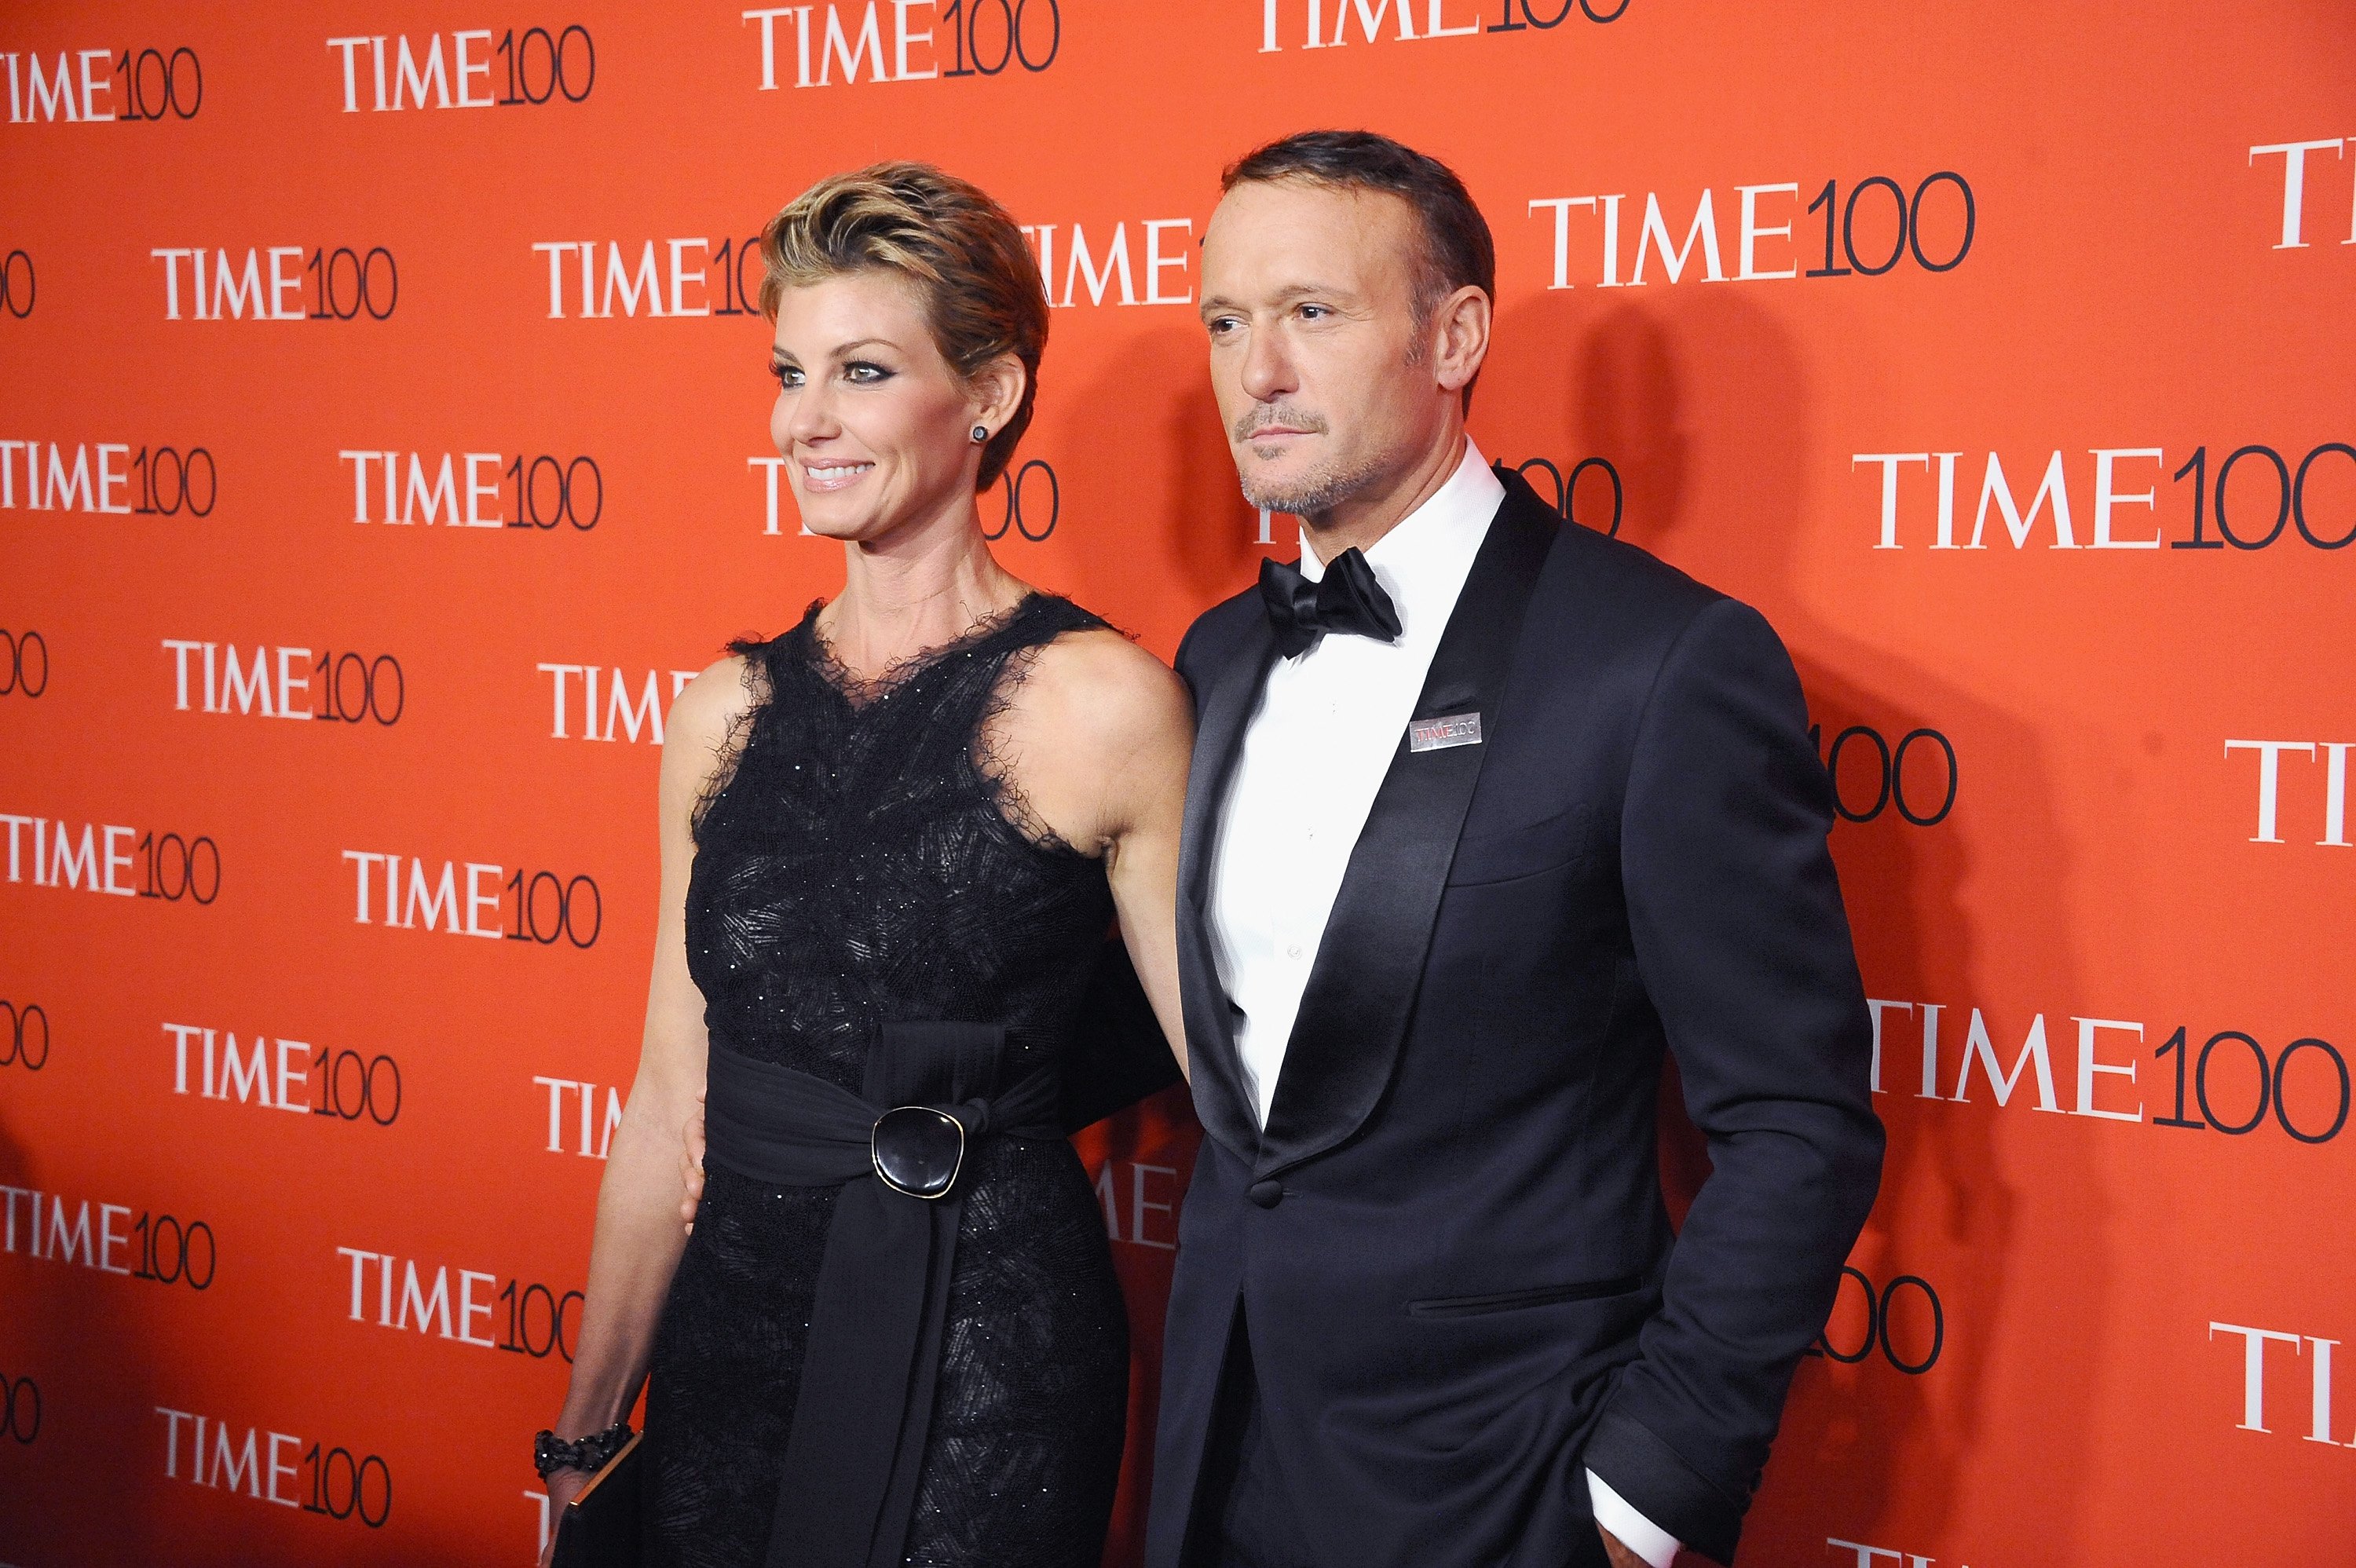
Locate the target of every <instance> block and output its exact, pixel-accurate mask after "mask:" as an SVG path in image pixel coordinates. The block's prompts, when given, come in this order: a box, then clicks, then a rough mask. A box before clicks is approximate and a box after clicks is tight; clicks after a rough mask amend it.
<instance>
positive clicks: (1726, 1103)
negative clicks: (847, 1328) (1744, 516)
mask: <svg viewBox="0 0 2356 1568" xmlns="http://www.w3.org/2000/svg"><path fill="white" fill-rule="evenodd" d="M1494 272H1495V262H1494V251H1493V248H1492V245H1491V241H1490V237H1489V231H1488V228H1487V226H1486V224H1485V223H1484V222H1483V219H1482V218H1481V215H1480V212H1479V211H1478V209H1477V208H1475V207H1474V206H1473V205H1472V200H1471V198H1470V197H1468V196H1467V195H1466V194H1465V191H1464V188H1463V187H1462V184H1461V183H1460V182H1459V181H1458V180H1457V179H1456V177H1455V176H1453V175H1452V174H1451V173H1450V172H1449V171H1448V170H1447V169H1446V168H1445V167H1444V166H1443V165H1440V164H1439V163H1437V162H1435V161H1434V160H1432V159H1430V158H1429V157H1426V156H1424V155H1420V154H1419V153H1416V152H1413V151H1412V150H1410V149H1408V148H1406V147H1404V146H1401V145H1399V144H1397V143H1395V142H1391V141H1388V140H1387V139H1385V138H1382V137H1377V136H1373V135H1367V134H1363V133H1309V134H1303V135H1299V136H1293V137H1289V138H1287V139H1285V140H1283V141H1280V142H1277V143H1274V144H1270V145H1269V146H1266V147H1263V148H1261V149H1260V150H1259V151H1258V152H1256V153H1254V154H1252V155H1250V156H1248V157H1247V158H1245V159H1244V160H1243V161H1242V162H1241V163H1240V164H1238V165H1236V166H1235V167H1234V168H1233V169H1231V170H1229V171H1228V174H1227V176H1226V194H1225V196H1224V198H1223V199H1222V200H1221V202H1220V204H1219V206H1218V208H1217V210H1216V212H1215V215H1214V216H1213V218H1212V219H1211V222H1210V225H1209V227H1208V229H1206V230H1205V238H1204V246H1203V272H1202V279H1203V296H1202V297H1203V304H1202V315H1203V319H1204V322H1205V326H1206V327H1207V329H1208V332H1209V337H1210V366H1211V378H1212V380H1213V383H1214V385H1215V389H1216V391H1217V395H1218V401H1219V411H1220V414H1221V417H1222V418H1223V419H1224V420H1225V421H1226V424H1227V427H1228V435H1229V439H1230V442H1231V443H1232V445H1233V448H1234V453H1235V459H1236V464H1237V469H1238V470H1239V472H1240V475H1241V477H1242V481H1243V489H1244V493H1245V495H1246V496H1248V498H1249V499H1250V500H1251V501H1252V502H1253V503H1255V504H1256V505H1258V506H1261V507H1268V508H1269V509H1271V510H1274V511H1280V512H1287V513H1292V514H1296V515H1298V516H1299V517H1301V521H1302V525H1303V526H1302V528H1301V546H1302V549H1301V560H1300V564H1299V566H1298V568H1294V567H1288V566H1285V565H1282V564H1280V563H1279V562H1275V561H1269V562H1267V563H1265V564H1264V567H1263V571H1262V576H1261V580H1260V583H1259V586H1258V588H1257V589H1255V590H1253V591H1251V592H1246V593H1243V594H1239V595H1237V597H1236V598H1233V599H1230V600H1228V601H1227V602H1226V603H1223V604H1220V605H1218V606H1216V607H1215V608H1214V609H1212V610H1211V611H1209V612H1208V613H1205V614H1204V615H1203V616H1202V618H1201V619H1199V620H1197V621H1196V622H1195V623H1194V627H1193V629H1192V630H1191V631H1190V632H1189V633H1188V634H1187V636H1186V640H1185V643H1184V645H1183V646H1182V647H1181V649H1180V650H1179V655H1178V667H1179V670H1180V673H1181V674H1183V676H1184V677H1185V678H1186V680H1187V682H1188V683H1189V685H1190V686H1191V687H1192V688H1193V691H1194V702H1195V708H1196V715H1197V720H1198V725H1199V735H1198V738H1197V740H1196V742H1195V749H1194V763H1193V770H1192V773H1191V774H1190V778H1189V784H1188V798H1187V804H1186V820H1185V837H1184V844H1183V856H1182V861H1181V866H1180V870H1179V888H1178V900H1179V916H1178V944H1179V963H1180V969H1181V976H1182V987H1183V995H1184V1008H1185V1019H1186V1035H1187V1044H1188V1047H1189V1051H1190V1053H1191V1057H1192V1061H1193V1080H1194V1104H1195V1107H1196V1110H1197V1112H1198V1113H1199V1114H1200V1116H1201V1119H1202V1122H1203V1125H1204V1128H1205V1134H1206V1136H1205V1142H1204V1144H1203V1148H1202V1153H1201V1156H1200V1157H1199V1159H1198V1161H1197V1164H1196V1166H1195V1169H1194V1183H1193V1187H1192V1189H1190V1190H1189V1192H1188V1193H1187V1196H1186V1200H1185V1208H1184V1213H1183V1220H1182V1221H1181V1226H1180V1232H1179V1236H1180V1241H1179V1253H1178V1259H1177V1274H1176V1279H1175V1282H1174V1285H1173V1292H1172V1296H1171V1301H1170V1315H1169V1332H1168V1342H1167V1346H1166V1349H1165V1354H1164V1360H1163V1373H1162V1414H1161V1429H1160V1433H1159V1437H1158V1445H1157V1456H1156V1460H1155V1476H1154V1497H1153V1504H1152V1516H1151V1524H1150V1526H1149V1535H1148V1547H1147V1554H1146V1560H1147V1563H1148V1565H1149V1568H1438V1565H1462V1568H1474V1565H1476V1564H1477V1565H1480V1568H1491V1565H1498V1564H1504V1565H1509V1568H1563V1565H1565V1564H1587V1563H1603V1562H1606V1561H1609V1562H1611V1563H1615V1564H1620V1565H1627V1564H1633V1563H1639V1562H1642V1563H1650V1564H1652V1565H1653V1568H1667V1564H1668V1563H1669V1561H1670V1559H1671V1558H1672V1557H1674V1556H1675V1555H1676V1552H1677V1550H1678V1548H1679V1546H1680V1544H1683V1545H1686V1546H1688V1547H1690V1548H1692V1549H1693V1550H1695V1551H1697V1552H1702V1553H1703V1554H1704V1555H1706V1556H1708V1557H1711V1558H1714V1559H1717V1560H1719V1561H1720V1562H1724V1561H1727V1560H1729V1559H1730V1558H1731V1556H1732V1554H1733V1552H1734V1549H1735V1543H1736V1540H1737V1537H1738V1535H1739V1532H1740V1527H1741V1521H1742V1517H1743V1513H1744V1510H1745V1509H1746V1508H1747V1507H1748V1505H1749V1503H1750V1500H1751V1494H1752V1492H1753V1491H1754V1489H1755V1488H1757V1486H1758V1482H1759V1477H1760V1473H1761V1469H1762V1467H1763V1465H1764V1464H1765V1462H1766V1458H1767V1452H1768V1446H1769V1444H1770V1442H1771V1441H1772V1438H1773V1435H1774V1433H1775V1427H1776V1424H1777V1420H1778V1418H1779V1416H1780V1414H1781V1412H1782V1408H1783V1399H1784V1395H1785V1392H1786V1390H1787V1388H1788V1385H1789V1382H1790V1380H1791V1376H1792V1372H1793V1369H1794V1366H1795V1365H1796V1364H1797V1362H1798V1360H1799V1358H1800V1356H1801V1354H1802V1352H1803V1351H1804V1349H1805V1348H1806V1346H1807V1345H1808V1343H1809V1342H1810V1340H1811V1339H1813V1338H1814V1337H1815V1334H1816V1332H1817V1330H1818V1329H1819V1328H1821V1327H1822V1326H1823V1323H1824V1320H1825V1317H1826V1313H1827V1312H1828V1311H1829V1310H1830V1309H1831V1306H1832V1301H1833V1296H1834V1292H1835V1289H1836V1287H1837V1284H1838V1281H1839V1275H1840V1269H1841V1264H1842V1263H1843V1261H1844V1259H1845V1258H1846V1257H1847V1253H1848V1250H1849V1248H1850V1246H1851V1244H1852V1243H1854V1241H1855V1239H1856V1237H1857V1233H1858V1229H1859V1227H1860V1226H1861V1225H1862V1224H1863V1223H1864V1221H1865V1217H1866V1213H1867V1211H1868V1210H1869V1208H1870V1206H1871V1203H1872V1200H1873V1194H1874V1189H1875V1186H1876V1183H1877V1181H1878V1179H1879V1168H1880V1157H1881V1147H1882V1135H1881V1128H1880V1125H1879V1122H1878V1121H1877V1120H1876V1119H1875V1116H1874V1114H1873V1111H1872V1109H1871V1107H1870V1104H1869V1100H1868V1083H1867V1078H1868V1057H1869V1025H1868V1019H1867V1014H1866V1006H1865V998H1864V994H1863V990H1862V987H1860V985H1859V982H1858V973H1857V966H1856V961H1855V958H1854V955H1853V954H1852V951H1851V947H1850V942H1849V933H1848V927H1847V919H1846V916H1845V915H1844V913H1843V912H1842V907H1841V900H1840V891H1839V888H1838V886H1837V882H1836V880H1835V877H1834V871H1833V865H1832V861H1831V859H1830V857H1829V855H1828V854H1827V852H1826V832H1827V830H1828V829H1829V827H1830V825H1831V816H1832V812H1831V794H1830V787H1829V784H1828V781H1827V780H1826V775H1825V772H1824V769H1823V768H1822V766H1821V765H1820V764H1819V763H1818V762H1817V760H1816V757H1815V752H1814V750H1813V748H1812V747H1811V745H1810V743H1809V741H1808V736H1807V719H1806V714H1805V710H1804V705H1803V701H1802V698H1801V693H1800V688H1799V683H1798V680H1797V678H1796V677H1794V673H1793V669H1792V665H1791V662H1790V660H1789V658H1788V657H1787V656H1785V654H1784V652H1783V645H1782V644H1781V643H1780V642H1779V641H1778V640H1777V639H1776V636H1775V634H1774V633H1773V632H1772V630H1771V629H1770V628H1769V626H1768V624H1767V623H1766V622H1765V621H1764V620H1762V618H1761V617H1760V616H1759V615H1758V614H1757V613H1755V612H1753V611H1752V610H1751V609H1750V608H1748V607H1747V606H1745V605H1743V604H1740V603H1737V602H1735V601H1734V600H1731V599H1729V598H1727V597H1725V596H1724V595H1722V594H1719V593H1718V592H1713V591H1712V590H1710V589H1708V588H1707V587H1704V586H1703V585H1702V584H1700V583H1698V582H1696V581H1693V580H1692V579H1690V578H1688V577H1687V576H1685V575H1684V574H1683V573H1681V572H1679V571H1675V570H1674V569H1672V568H1670V567H1667V566H1665V565H1663V564H1662V563H1661V562H1659V561H1657V560H1655V559H1654V558H1653V557H1651V556H1649V555H1647V554H1645V553H1644V551H1643V550H1641V549H1636V548H1634V547H1633V546H1631V545H1627V544H1622V543H1618V542H1615V541H1613V540H1612V539H1606V538H1604V537H1602V536H1601V535H1599V534H1595V533H1592V532H1590V531H1589V530H1587V529H1585V528H1580V527H1577V526H1571V525H1565V524H1562V523H1561V522H1559V520H1558V518H1557V517H1556V516H1555V515H1554V513H1553V511H1552V509H1551V508H1549V507H1547V506H1546V505H1545V504H1544V503H1542V502H1541V501H1539V500H1538V499H1537V496H1536V495H1535V494H1534V493H1533V492H1532V491H1531V490H1530V489H1529V488H1528V486H1527V485H1525V484H1524V483H1523V482H1522V481H1521V480H1520V478H1519V477H1518V475H1514V474H1512V473H1511V472H1509V471H1504V470H1494V471H1493V470H1492V469H1491V468H1490V467H1489V466H1488V464H1486V463H1485V462H1484V460H1483V457H1482V455H1481V453H1480V452H1479V451H1478V450H1477V449H1476V448H1475V447H1474V446H1473V445H1472V442H1471V441H1470V440H1469V439H1468V437H1467V435H1466V433H1465V428H1464V418H1465V414H1464V411H1465V407H1466V405H1467V404H1468V403H1469V402H1470V400H1471V397H1472V387H1473V381H1474V379H1475V378H1476V377H1477V375H1478V374H1479V371H1480V368H1481V363H1482V358H1483V354H1484V353H1485V352H1486V350H1487V347H1488V342H1489V330H1490V314H1491V295H1492V292H1493V289H1494ZM1728 523H1729V526H1741V520H1740V519H1739V518H1730V519H1728ZM1665 1053H1666V1054H1669V1055H1673V1056H1674V1057H1675V1058H1676V1064H1677V1067H1678V1069H1679V1072H1680V1075H1681V1079H1682V1083H1683V1088H1684V1095H1685V1103H1686V1106H1687V1111H1688V1112H1689V1113H1690V1115H1691V1116H1692V1119H1693V1121H1694V1123H1695V1125H1697V1127H1698V1128H1699V1129H1700V1130H1701V1132H1702V1133H1703V1134H1704V1135H1705V1136H1706V1137H1707V1139H1708V1148H1709V1157H1710V1164H1711V1174H1710V1176H1709V1178H1708V1180H1707V1181H1706V1182H1705V1183H1704V1184H1703V1186H1702V1188H1701V1189H1700V1192H1699V1195H1698V1196H1697V1199H1696V1200H1695V1202H1694V1203H1693V1205H1692V1208H1691V1211H1690V1212H1689V1213H1688V1214H1687V1218H1686V1221H1685V1224H1684V1226H1683V1229H1682V1231H1681V1232H1678V1233H1676V1234H1675V1235H1673V1234H1672V1233H1671V1230H1670V1226H1669V1223H1668V1220H1667V1217H1666V1214H1665V1209H1664V1206H1663V1200H1662V1196H1661V1191H1660V1186H1659V1178H1658V1167H1657V1163H1656V1155H1655V1115H1656V1110H1657V1102H1656V1096H1657V1094H1658V1089H1659V1083H1660V1077H1661V1072H1662V1062H1663V1057H1664V1054H1665Z"/></svg>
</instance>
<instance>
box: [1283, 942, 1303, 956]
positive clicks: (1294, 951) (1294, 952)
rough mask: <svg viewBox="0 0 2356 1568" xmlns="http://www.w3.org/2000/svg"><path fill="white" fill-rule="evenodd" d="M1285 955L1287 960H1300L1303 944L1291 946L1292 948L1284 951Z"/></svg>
mask: <svg viewBox="0 0 2356 1568" xmlns="http://www.w3.org/2000/svg"><path fill="white" fill-rule="evenodd" d="M1284 955H1285V956H1286V957H1287V958H1298V957H1300V956H1301V944H1299V943H1298V942H1296V943H1294V944H1292V945H1291V946H1290V947H1288V948H1286V949H1285V950H1284Z"/></svg>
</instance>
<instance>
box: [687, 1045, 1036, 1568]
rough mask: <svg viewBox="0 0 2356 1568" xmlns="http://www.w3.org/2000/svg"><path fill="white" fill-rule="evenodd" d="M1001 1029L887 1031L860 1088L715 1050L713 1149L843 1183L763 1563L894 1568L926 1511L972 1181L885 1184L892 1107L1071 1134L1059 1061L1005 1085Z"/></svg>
mask: <svg viewBox="0 0 2356 1568" xmlns="http://www.w3.org/2000/svg"><path fill="white" fill-rule="evenodd" d="M1005 1055H1006V1029H1005V1028H1004V1026H1002V1025H999V1024H978V1023H936V1022H918V1023H887V1024H884V1025H882V1026H881V1027H880V1028H879V1029H878V1031H877V1038H876V1040H875V1042H874V1046H873V1049H872V1050H871V1051H869V1052H868V1057H867V1072H866V1082H865V1084H864V1088H865V1091H866V1093H864V1094H854V1093H851V1091H850V1090H848V1089H845V1088H842V1087H841V1086H840V1085H839V1084H834V1083H828V1082H827V1081H826V1080H824V1079H822V1078H815V1077H812V1076H811V1075H810V1074H809V1073H807V1072H796V1071H795V1070H793V1069H792V1068H788V1067H780V1066H777V1065H776V1064H775V1063H772V1062H765V1061H755V1060H753V1059H752V1058H750V1057H747V1056H744V1055H742V1054H740V1053H739V1052H737V1051H732V1050H730V1049H729V1048H727V1047H726V1046H724V1045H722V1044H721V1043H720V1042H718V1041H717V1040H714V1041H713V1042H712V1051H711V1062H710V1067H709V1070H708V1076H707V1089H706V1095H705V1106H704V1127H705V1147H706V1153H707V1157H709V1158H711V1159H713V1160H716V1161H718V1162H719V1163H720V1164H722V1165H724V1166H726V1167H727V1168H730V1169H731V1170H734V1171H736V1172H738V1173H739V1174H741V1175H744V1176H747V1177H750V1178H752V1179H754V1180H755V1181H761V1182H766V1183H770V1184H772V1185H776V1186H782V1187H833V1186H841V1189H842V1195H841V1198H840V1199H839V1200H837V1202H836V1204H835V1210H834V1221H833V1224H832V1227H831V1228H830V1230H829V1231H828V1232H827V1240H826V1251H825V1253H824V1255H823V1256H822V1257H821V1259H820V1260H819V1271H818V1290H817V1296H816V1298H815V1300H814V1301H813V1303H812V1305H811V1307H810V1326H809V1343H808V1346H807V1349H806V1352H805V1355H804V1357H803V1362H802V1378H801V1392H800V1393H799V1395H798V1397H797V1399H796V1401H795V1403H794V1415H793V1424H792V1427H791V1430H790V1433H789V1435H788V1436H787V1441H786V1461H785V1474H784V1477H783V1478H782V1480H781V1481H780V1482H779V1485H778V1488H777V1509H776V1518H775V1522H774V1524H773V1525H772V1526H771V1529H770V1534H769V1552H768V1557H767V1560H766V1562H767V1568H894V1565H896V1564H897V1563H899V1562H900V1559H901V1556H902V1553H903V1552H904V1551H905V1543H906V1540H907V1533H908V1521H909V1519H910V1518H911V1516H912V1515H913V1514H914V1513H915V1511H916V1479H917V1469H918V1467H919V1466H920V1465H921V1464H922V1462H923V1459H924V1454H925V1437H926V1431H927V1430H928V1428H929V1427H930V1426H931V1424H932V1414H933V1391H934V1384H935V1382H936V1381H937V1377H938V1375H939V1371H940V1360H941V1333H942V1323H943V1319H944V1318H945V1317H946V1316H947V1314H948V1286H949V1271H950V1268H951V1266H952V1264H955V1262H956V1258H957V1236H958V1218H959V1216H960V1215H961V1213H962V1212H963V1211H964V1208H965V1188H964V1184H962V1183H959V1184H958V1185H956V1186H953V1187H951V1188H950V1189H949V1190H948V1194H947V1195H946V1196H944V1197H941V1198H938V1199H925V1198H916V1197H911V1196H908V1195H907V1194H905V1193H903V1192H899V1191H895V1190H894V1189H892V1188H891V1187H888V1186H886V1185H885V1184H884V1183H883V1181H882V1180H880V1179H878V1178H877V1175H876V1169H875V1164H874V1160H873V1143H872V1139H873V1134H874V1127H875V1123H876V1121H877V1120H878V1118H880V1117H882V1116H883V1115H884V1114H885V1113H887V1112H889V1111H892V1110H894V1109H896V1108H898V1107H901V1106H905V1105H919V1106H924V1107H926V1108H928V1109H931V1110H934V1111H937V1112H939V1113H940V1114H941V1115H945V1116H948V1117H950V1118H952V1119H954V1120H955V1121H956V1122H957V1123H958V1125H959V1126H960V1127H961V1128H963V1130H964V1136H965V1143H966V1148H967V1151H968V1155H969V1157H970V1154H971V1150H972V1148H973V1146H974V1145H975V1144H977V1143H979V1142H980V1141H981V1140H983V1139H986V1138H991V1137H1018V1138H1058V1137H1061V1136H1064V1127H1063V1124H1062V1121H1061V1118H1060V1117H1059V1115H1058V1114H1057V1111H1058V1104H1059V1099H1060V1092H1061V1084H1060V1083H1059V1082H1058V1079H1057V1074H1056V1072H1055V1068H1054V1066H1053V1065H1048V1066H1044V1067H1041V1068H1037V1069H1034V1070H1033V1071H1032V1072H1028V1073H1025V1074H1024V1075H1023V1077H1022V1078H1020V1079H1018V1080H1016V1081H1014V1082H1013V1083H1005V1082H1004V1073H1005V1071H1006V1068H1005V1060H1004V1059H1005Z"/></svg>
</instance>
